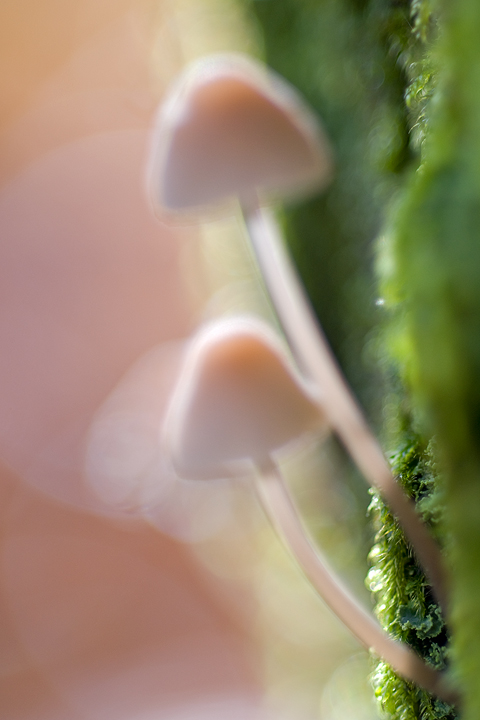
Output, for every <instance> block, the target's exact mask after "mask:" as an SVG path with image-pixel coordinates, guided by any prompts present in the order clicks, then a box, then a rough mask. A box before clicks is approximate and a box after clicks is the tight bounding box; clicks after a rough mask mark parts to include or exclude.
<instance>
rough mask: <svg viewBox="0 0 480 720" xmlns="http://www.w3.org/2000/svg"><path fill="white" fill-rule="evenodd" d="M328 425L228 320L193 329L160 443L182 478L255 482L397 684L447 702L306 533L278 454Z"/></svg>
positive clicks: (264, 350) (275, 345)
mask: <svg viewBox="0 0 480 720" xmlns="http://www.w3.org/2000/svg"><path fill="white" fill-rule="evenodd" d="M326 428H327V422H326V418H325V415H324V414H323V413H322V412H321V410H320V409H319V401H318V398H315V396H314V394H312V392H311V390H310V388H308V387H307V386H306V385H305V383H304V382H303V381H302V379H301V378H300V377H299V376H298V373H297V372H296V371H295V369H294V368H293V367H292V364H291V363H290V362H289V360H288V358H287V356H286V354H285V352H284V351H283V349H282V346H281V344H280V342H279V341H278V340H277V339H276V337H275V335H274V334H273V332H272V331H271V330H270V329H269V328H268V326H265V325H264V324H263V323H261V322H260V321H258V320H254V319H250V318H248V319H247V318H241V319H239V318H230V319H226V320H219V321H217V322H216V323H212V324H210V325H208V326H206V327H205V328H203V329H200V331H199V332H198V334H197V336H196V337H195V338H194V339H193V340H192V342H191V345H190V349H189V352H188V356H187V359H186V361H185V364H184V367H183V371H182V372H181V374H180V377H179V380H178V384H177V387H176V390H175V392H174V394H173V398H172V402H171V406H170V409H169V412H168V413H167V416H166V421H165V427H164V444H165V448H166V451H167V454H168V455H169V456H170V459H171V462H172V464H173V467H174V468H175V470H176V471H177V473H178V474H179V475H180V476H181V477H183V478H186V479H206V478H209V477H211V478H216V477H225V478H228V477H232V476H235V475H238V474H239V473H241V474H243V475H246V474H251V475H253V476H254V477H255V479H256V485H257V490H258V494H259V497H260V499H261V501H262V504H263V505H264V507H265V510H266V512H267V514H268V515H269V517H270V518H271V520H272V523H273V524H274V526H275V527H276V528H277V530H278V532H279V534H280V535H281V536H283V539H284V541H285V543H286V544H287V546H288V547H289V548H290V550H291V551H292V553H293V555H294V556H295V558H296V559H297V561H298V563H299V564H300V566H301V567H302V569H303V570H304V572H305V574H306V575H307V576H308V578H309V579H310V581H311V582H312V584H313V585H314V587H315V588H316V589H317V591H318V592H319V594H320V595H321V596H322V597H323V599H324V600H325V602H326V603H327V604H328V605H329V607H330V608H331V609H332V610H333V611H334V612H335V613H336V615H337V616H338V617H339V618H340V620H342V622H343V623H344V624H345V625H346V626H347V627H348V628H349V629H350V630H351V632H352V633H353V634H354V635H355V636H356V637H357V638H358V639H359V640H360V642H361V643H362V644H363V645H364V646H365V647H366V648H367V649H372V650H373V651H374V652H376V653H377V654H378V655H380V657H382V658H383V659H384V660H385V661H386V662H388V663H389V664H390V665H391V666H392V667H393V668H394V669H395V670H396V671H397V672H398V673H400V674H401V675H402V676H403V677H405V678H407V679H409V680H412V681H414V682H416V683H417V684H419V685H421V686H422V687H424V688H426V689H428V690H429V691H431V692H433V693H434V694H436V695H438V696H440V697H442V698H443V699H445V700H446V701H448V702H454V701H455V695H454V693H453V692H452V691H451V690H450V689H449V688H448V687H447V686H446V684H445V682H444V678H443V676H442V674H441V673H439V672H437V671H436V670H434V669H433V668H431V667H429V666H427V665H426V664H425V663H424V662H423V661H422V660H421V659H420V658H419V657H418V656H417V655H416V654H415V653H414V652H413V651H412V650H411V649H410V648H408V647H407V646H406V645H403V644H401V643H398V642H396V641H394V640H392V639H391V638H390V637H389V636H388V635H387V634H386V633H385V632H384V631H383V630H382V628H381V627H380V625H379V624H378V622H377V621H376V620H375V619H374V618H373V616H372V615H371V614H370V613H369V612H368V611H366V610H365V609H364V608H363V607H361V606H360V605H359V604H358V603H357V601H356V600H355V599H354V598H353V597H352V596H351V594H350V593H349V591H348V590H347V589H346V588H345V587H344V586H343V584H342V583H341V581H340V580H338V579H337V578H336V577H335V575H334V574H333V573H332V571H331V570H330V569H329V567H328V563H327V562H326V561H325V560H324V559H323V558H322V557H321V555H320V554H319V552H318V551H317V550H316V549H314V547H313V546H312V544H311V542H310V540H309V539H308V537H307V535H306V533H305V531H304V529H303V526H302V524H301V522H300V520H299V518H298V515H297V512H296V510H295V507H294V505H293V502H292V500H291V499H290V495H289V493H288V490H287V488H286V486H285V483H284V481H283V477H282V473H281V469H280V466H279V464H278V462H277V459H276V454H277V452H278V451H280V450H282V449H284V448H285V447H286V446H288V445H289V444H291V443H293V442H295V441H299V439H300V438H301V437H302V436H303V435H305V434H306V433H310V434H311V433H312V432H317V433H319V432H324V431H325V429H326Z"/></svg>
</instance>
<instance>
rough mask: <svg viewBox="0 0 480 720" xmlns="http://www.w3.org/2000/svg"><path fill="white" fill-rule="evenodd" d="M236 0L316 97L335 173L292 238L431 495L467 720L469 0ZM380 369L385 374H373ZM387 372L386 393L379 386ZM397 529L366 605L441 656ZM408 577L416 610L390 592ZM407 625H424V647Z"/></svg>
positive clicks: (473, 409) (340, 349) (475, 278)
mask: <svg viewBox="0 0 480 720" xmlns="http://www.w3.org/2000/svg"><path fill="white" fill-rule="evenodd" d="M246 1H247V0H246ZM249 5H250V7H251V9H252V12H253V13H254V14H255V16H256V18H257V19H258V22H259V23H260V25H261V27H262V30H263V34H264V38H265V54H266V59H267V61H268V62H269V63H270V64H271V65H272V66H273V67H274V68H275V69H277V70H278V71H279V72H280V73H281V74H283V75H284V76H286V77H287V78H288V79H289V80H291V81H292V82H293V83H294V84H295V85H296V86H297V87H299V88H300V90H301V91H302V92H303V93H304V94H305V95H306V96H307V98H308V99H309V101H310V102H311V103H312V104H313V105H314V107H316V109H317V110H318V111H319V113H320V114H321V115H322V117H323V118H324V120H325V124H326V127H327V131H328V132H329V134H330V136H331V138H332V140H333V143H334V147H335V152H336V157H337V175H336V180H335V182H334V184H333V186H332V187H331V189H330V190H329V191H328V192H327V194H326V195H324V196H323V198H321V199H319V200H316V201H312V202H311V203H309V204H307V205H306V206H303V207H299V208H295V209H293V210H291V211H288V213H287V221H286V224H287V227H288V229H289V235H290V242H291V246H292V250H293V252H294V254H295V257H296V259H297V262H298V265H299V268H300V270H301V272H302V273H303V276H304V279H305V283H306V285H307V288H308V290H309V292H310V296H311V298H312V301H313V303H314V305H315V307H316V310H317V312H318V314H319V316H320V318H321V320H322V323H323V324H324V326H325V327H326V330H327V334H328V335H329V338H330V340H331V342H332V344H333V346H334V349H335V351H336V353H337V355H338V356H339V359H340V361H341V363H342V365H343V367H344V369H345V371H346V373H347V376H348V377H349V379H350V381H351V382H352V384H353V385H354V387H355V389H356V391H357V393H358V394H359V395H360V397H361V398H362V400H363V402H364V403H365V404H366V405H367V406H368V409H369V412H370V416H371V418H372V419H373V421H374V422H376V423H377V426H380V425H381V420H382V412H381V410H380V409H381V407H382V404H383V406H384V407H387V408H388V410H387V411H386V415H387V416H389V417H390V419H391V418H392V417H394V418H395V416H398V417H399V418H401V421H398V422H393V423H391V424H390V426H391V427H392V426H393V427H395V428H396V429H395V431H394V435H396V437H395V438H393V436H392V434H390V435H388V433H385V434H384V438H388V442H389V443H390V442H394V443H395V444H396V445H397V452H396V454H395V457H394V464H396V469H397V471H398V470H399V468H403V471H402V472H404V473H405V468H407V467H408V472H407V473H406V475H408V478H409V482H410V483H411V482H413V486H412V487H410V488H409V489H410V490H411V492H412V493H413V494H414V495H415V494H416V495H417V496H418V497H420V498H421V499H422V502H423V503H424V505H425V502H426V499H428V498H429V497H430V498H433V499H430V500H428V503H429V507H428V512H429V513H430V516H431V518H432V520H433V519H436V522H437V533H438V534H439V536H440V537H441V539H442V542H443V544H444V545H445V548H446V556H447V561H448V564H449V568H450V578H451V591H452V602H451V617H450V618H449V626H450V628H451V631H452V634H453V657H452V661H451V666H452V670H453V673H454V674H455V676H456V677H457V681H458V682H459V683H460V684H461V686H462V688H463V691H464V694H465V703H464V707H463V710H462V716H463V717H465V718H466V720H477V719H478V717H480V682H479V678H480V3H479V2H478V0H449V1H448V2H447V0H439V2H438V3H435V4H434V3H433V2H429V0H412V2H409V1H408V0H382V1H380V0H250V2H249ZM380 234H382V235H383V236H384V239H383V240H382V243H377V246H379V247H380V248H381V252H380V260H379V263H378V267H379V268H380V275H381V288H382V289H381V292H382V294H384V300H385V305H384V306H383V307H385V308H387V310H386V312H384V311H383V310H381V311H380V310H378V309H377V308H375V305H374V298H375V294H376V293H378V292H379V291H378V289H377V288H376V286H375V284H374V281H373V273H372V262H371V259H372V248H373V247H374V244H375V243H374V241H375V239H376V238H378V236H379V235H380ZM381 312H384V316H383V319H382V316H381V314H380V313H381ZM385 318H386V321H385ZM378 328H380V330H378ZM372 333H373V336H374V337H376V338H377V341H376V343H375V347H376V348H378V347H379V346H380V347H383V350H382V351H380V352H378V351H377V358H378V360H379V361H378V364H377V367H376V368H375V367H374V366H373V365H372V364H369V363H368V358H370V357H371V354H370V353H365V352H363V353H362V348H365V347H367V348H368V347H371V345H372V342H371V338H372ZM378 337H380V342H378ZM365 358H367V360H365ZM385 368H387V373H386V381H387V385H385V383H383V384H382V383H379V382H378V373H380V372H383V371H384V370H385ZM376 373H377V375H376ZM384 377H385V373H384ZM389 382H393V385H394V386H395V387H394V390H393V391H388V389H387V390H386V387H387V388H388V383H389ZM378 387H381V388H382V393H379V392H378V390H377V389H378ZM399 387H400V390H399ZM385 392H389V396H388V397H389V399H388V402H386V400H385V396H384V395H383V393H385ZM405 407H407V411H405ZM405 418H409V419H408V422H406V420H405ZM383 420H385V412H384V414H383ZM412 427H413V430H412ZM432 439H433V441H432ZM429 441H432V442H430V444H429V445H428V443H429ZM427 445H428V448H429V449H428V452H427V450H426V448H427ZM412 468H413V469H412ZM422 483H423V484H422ZM407 484H408V483H407ZM433 491H434V492H433ZM432 492H433V495H432ZM375 503H376V504H375V508H374V514H375V515H376V518H377V522H378V521H381V523H383V525H382V526H380V528H379V536H378V542H377V550H378V547H379V546H381V542H382V532H385V524H388V523H393V522H394V521H393V519H392V518H391V516H389V515H388V513H387V514H385V513H386V510H385V508H383V506H382V505H381V503H379V501H375ZM402 543H403V540H402V539H401V535H400V534H399V536H398V541H397V543H396V545H395V547H396V550H395V551H394V552H397V553H398V556H402V557H403V558H404V561H405V562H402V563H397V564H396V565H395V564H393V565H394V566H395V571H394V574H395V573H397V577H396V578H395V577H394V576H393V575H390V579H388V577H387V576H388V573H387V574H386V575H385V577H386V578H387V585H388V583H390V584H391V587H387V588H386V591H385V592H384V593H383V594H382V593H379V594H378V602H379V606H380V610H379V615H380V617H381V618H382V620H383V621H384V623H385V625H386V626H388V627H389V629H390V630H391V631H392V632H396V634H398V635H399V636H401V637H402V638H403V639H405V640H409V641H410V642H412V643H413V644H414V645H415V643H417V645H419V647H417V649H419V650H420V651H421V652H423V653H424V654H426V655H427V656H428V655H429V653H431V652H434V653H437V654H438V653H440V655H442V662H443V661H444V660H445V653H444V650H438V648H444V647H445V644H446V634H445V630H444V626H443V624H442V623H441V621H440V620H438V623H437V624H438V627H437V626H436V625H435V617H437V610H436V609H435V607H434V606H433V605H432V604H431V601H430V596H429V590H428V587H427V586H426V583H425V582H424V579H423V578H422V576H421V575H415V574H416V573H417V569H415V568H414V565H412V563H413V559H412V556H411V552H410V551H409V549H408V548H407V547H406V546H405V545H402ZM382 552H383V551H382V550H381V549H380V550H379V551H378V552H377V555H376V557H375V558H374V565H375V567H376V569H377V570H379V568H380V571H382V567H383V570H385V568H388V565H389V559H388V556H387V557H384V556H382ZM380 556H382V559H381V560H379V557H380ZM382 563H383V566H382ZM393 565H391V567H393ZM374 575H375V569H374ZM414 575H415V577H416V578H417V579H416V582H417V586H416V587H417V590H419V594H418V597H417V600H418V602H417V605H418V608H419V612H418V613H417V615H415V614H414V615H411V608H410V609H408V608H407V607H406V603H403V601H402V597H401V595H402V592H404V591H405V588H406V587H407V585H408V582H410V580H411V579H412V577H413V576H414ZM406 584H407V585H406ZM394 586H395V587H394ZM402 588H403V590H402ZM420 590H421V592H420ZM386 598H387V600H386ZM385 602H387V605H388V604H389V606H388V607H386V609H385ZM382 608H383V609H382ZM402 608H403V610H402ZM422 608H423V609H422ZM420 609H422V612H423V620H422V617H421V612H420ZM402 612H403V615H402ZM408 613H410V615H409V614H408ZM407 615H408V617H407ZM401 618H403V621H404V622H403V627H402V623H401V622H400V620H401ZM430 621H431V622H432V623H433V625H430V626H429V630H428V632H427V630H426V625H425V623H426V624H427V625H428V624H429V623H430ZM422 622H424V624H423V625H422ZM395 628H396V629H395ZM432 628H433V629H432ZM437 630H438V632H437ZM414 631H415V632H414ZM412 633H413V635H412ZM419 633H420V635H421V634H422V633H423V634H424V636H425V637H427V636H429V637H430V640H429V641H428V642H426V645H428V647H426V645H425V643H423V640H425V637H424V638H423V640H422V638H420V640H422V642H420V640H419ZM429 633H430V635H429ZM432 633H433V634H432ZM435 633H436V635H435ZM435 638H436V639H435ZM422 643H423V645H425V647H423V648H422V647H420V645H422ZM433 646H438V647H437V648H436V649H434V650H432V648H433ZM437 659H438V658H437ZM392 683H393V685H392ZM378 687H379V692H380V695H381V694H382V693H383V694H384V697H383V698H382V697H381V700H382V703H383V705H384V707H385V708H386V709H387V710H388V711H389V712H390V714H391V715H392V716H393V717H396V718H407V717H411V718H414V717H416V716H419V717H422V718H430V717H431V718H434V717H437V718H439V717H449V716H450V715H451V709H449V708H447V707H445V706H442V705H438V704H437V705H436V706H435V705H434V704H432V703H431V702H430V701H429V700H427V699H425V698H424V700H423V701H422V702H420V701H419V696H418V693H415V692H414V691H412V692H411V693H410V696H409V695H408V693H409V692H410V690H411V688H410V690H409V689H408V688H405V687H404V689H403V691H402V690H401V689H400V691H399V692H400V695H402V692H403V695H402V697H401V702H400V701H399V702H397V703H395V702H393V703H389V702H388V697H387V695H388V693H390V694H392V695H393V694H394V692H396V691H397V690H398V688H399V687H400V686H399V685H398V684H397V685H396V686H395V680H394V679H393V680H391V682H390V681H389V682H388V683H384V685H383V686H382V685H381V684H380V685H378ZM395 688H396V689H395ZM419 702H420V704H419ZM422 703H423V704H422Z"/></svg>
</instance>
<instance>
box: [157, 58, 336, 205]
mask: <svg viewBox="0 0 480 720" xmlns="http://www.w3.org/2000/svg"><path fill="white" fill-rule="evenodd" d="M330 172H331V160H330V152H329V150H328V145H327V141H326V139H325V137H324V135H323V133H322V131H321V130H320V127H319V125H318V123H317V121H316V119H315V118H314V116H313V115H312V113H311V112H310V111H309V110H308V109H307V108H306V107H305V105H304V103H303V102H302V101H301V99H300V98H299V97H298V95H297V94H296V93H295V92H294V90H293V89H292V88H291V87H290V86H289V85H288V84H287V83H286V82H285V81H283V80H281V79H280V78H278V77H277V76H274V75H273V74H272V73H267V71H266V70H265V69H264V68H263V67H262V66H260V65H259V64H257V63H254V62H253V61H252V60H249V59H246V58H243V57H242V56H237V55H218V56H212V57H208V58H204V59H202V60H200V61H197V62H196V63H194V64H193V65H192V66H190V68H188V69H187V71H186V72H185V74H184V75H183V76H182V77H181V78H180V80H179V81H178V82H177V84H176V85H175V86H174V87H173V88H172V91H171V93H170V95H169V96H168V97H167V100H166V102H165V103H164V105H163V106H162V108H161V111H160V114H159V119H158V124H157V128H156V132H155V147H154V160H153V164H152V174H151V183H152V186H153V196H154V202H155V203H157V204H159V205H160V206H161V207H163V208H167V209H170V210H174V211H178V210H185V209H187V208H198V207H205V206H210V205H212V204H217V203H218V202H219V201H221V200H226V199H228V198H231V197H233V196H239V197H240V198H242V199H249V198H250V197H252V195H254V194H255V192H256V191H261V192H262V196H263V194H265V193H267V194H273V195H274V196H282V197H283V196H285V195H288V196H291V195H296V194H298V193H303V192H305V190H312V189H317V188H318V189H320V188H321V187H322V186H324V185H325V184H326V182H327V181H328V179H329V177H330Z"/></svg>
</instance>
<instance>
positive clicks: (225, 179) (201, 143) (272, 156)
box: [150, 55, 447, 610]
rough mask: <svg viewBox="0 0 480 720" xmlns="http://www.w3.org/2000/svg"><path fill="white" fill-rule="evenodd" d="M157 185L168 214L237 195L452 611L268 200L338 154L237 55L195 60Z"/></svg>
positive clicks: (165, 115) (349, 428)
mask: <svg viewBox="0 0 480 720" xmlns="http://www.w3.org/2000/svg"><path fill="white" fill-rule="evenodd" d="M154 140H155V144H154V152H153V161H152V164H151V172H150V184H151V188H152V194H153V199H154V202H155V203H156V204H158V205H160V206H161V207H162V208H163V210H165V209H167V210H170V211H171V212H180V213H186V214H190V215H191V214H192V212H193V213H194V214H197V215H198V212H199V211H200V212H201V211H202V210H203V211H205V209H206V208H211V207H213V206H218V204H221V203H222V202H223V201H227V200H228V199H232V198H233V197H237V199H238V200H239V202H240V206H241V209H242V213H243V216H244V219H245V224H246V227H247V230H248V234H249V237H250V240H251V244H252V247H253V249H254V252H255V254H256V257H257V260H258V263H259V265H260V269H261V272H262V275H263V278H264V281H265V284H266V286H267V289H268V291H269V293H270V296H271V298H272V301H273V304H274V307H275V310H276V312H277V315H278V317H279V320H280V323H281V325H282V327H283V330H284V332H285V334H286V336H287V338H288V340H289V343H290V346H291V349H292V352H293V354H294V356H295V357H296V360H297V363H298V365H299V366H300V368H301V369H302V371H303V373H304V374H305V376H306V377H308V378H310V379H311V381H313V382H314V383H315V384H316V385H317V387H318V388H319V391H320V394H321V405H322V409H323V410H324V412H326V413H327V415H328V419H329V423H330V425H331V426H332V428H333V429H334V430H335V432H336V433H337V434H338V436H339V437H340V439H341V440H342V442H343V444H344V445H345V447H346V448H347V450H348V451H349V453H350V454H351V456H352V458H353V459H354V460H355V462H356V463H357V465H358V467H359V468H360V470H361V471H362V473H363V475H364V477H365V478H366V479H368V480H369V481H370V482H371V483H372V485H374V486H375V487H376V488H378V490H379V491H380V493H381V494H382V496H383V498H384V500H385V501H386V502H387V503H388V505H389V506H390V508H391V509H392V511H393V512H394V514H395V515H396V516H397V517H398V519H399V521H400V523H401V524H402V527H403V529H404V531H405V533H406V535H407V537H408V539H409V541H410V543H411V545H412V547H413V548H414V551H415V554H416V555H417V557H418V560H419V561H420V563H421V564H422V566H423V568H424V570H425V572H426V574H427V577H428V578H429V580H430V583H431V585H432V587H433V589H434V592H435V595H436V597H437V599H438V601H439V602H440V604H441V605H442V607H443V608H444V610H445V608H446V605H447V598H446V590H445V580H444V572H443V566H442V559H441V555H440V552H439V549H438V547H437V546H436V544H435V542H434V541H433V539H432V537H431V536H430V534H429V532H428V530H427V529H426V527H425V526H424V525H423V523H422V521H421V520H420V518H419V517H418V515H417V513H416V511H415V506H414V504H413V502H412V501H411V500H410V499H409V498H407V497H406V495H405V494H404V492H403V490H402V488H401V487H400V485H399V484H398V483H397V482H396V480H395V478H394V477H393V476H392V473H391V470H390V468H389V465H388V463H387V461H386V459H385V457H384V455H383V452H382V450H381V448H380V446H379V444H378V441H377V440H376V438H375V436H374V435H373V433H372V432H371V430H370V428H369V426H368V423H367V422H366V420H365V418H364V416H363V413H362V411H361V409H360V407H359V406H358V403H357V402H356V400H355V398H354V397H353V395H352V393H351V391H350V389H349V387H348V385H347V383H346V381H345V380H344V378H343V376H342V373H341V371H340V369H339V367H338V365H337V363H336V360H335V358H334V357H333V355H332V353H331V350H330V348H329V346H328V343H327V341H326V339H325V337H324V335H323V332H322V329H321V327H320V326H319V323H318V321H317V319H316V317H315V316H314V313H313V311H312V308H311V306H310V303H309V301H308V298H307V297H306V295H305V292H304V289H303V287H302V284H301V282H300V280H299V278H298V275H297V273H296V271H295V269H294V267H293V265H292V263H291V261H290V259H289V257H288V255H287V253H286V251H285V248H284V243H283V241H282V238H281V235H280V232H279V229H278V227H277V225H276V223H275V221H274V218H273V215H272V214H271V213H270V212H269V211H268V210H267V209H266V208H265V207H262V206H261V203H260V200H259V198H260V197H261V199H262V202H263V201H264V200H265V197H266V196H267V195H268V196H269V197H270V198H271V199H272V198H273V199H279V198H280V197H282V198H285V197H290V196H293V195H299V194H302V193H305V192H307V191H313V190H317V191H318V190H320V189H322V187H324V186H325V185H326V184H327V182H328V181H329V179H330V176H331V172H332V162H331V153H330V150H329V148H328V143H327V141H326V138H325V136H324V134H323V132H322V130H321V129H320V127H319V125H318V123H317V122H316V120H315V118H314V117H313V115H312V113H311V112H310V111H309V110H308V109H307V108H306V107H305V105H304V103H303V102H302V101H301V99H300V98H299V97H298V95H297V94H296V93H295V91H294V90H292V88H291V87H290V86H289V85H287V83H285V82H284V81H283V80H280V79H279V78H278V77H277V76H274V75H273V74H272V73H267V72H266V71H265V70H264V69H263V68H262V67H261V66H260V65H258V64H257V63H254V62H253V61H251V60H247V59H246V58H243V57H241V56H237V55H217V56H211V57H208V58H204V59H201V60H199V61H197V62H195V63H193V64H192V65H191V66H190V68H188V69H187V71H186V72H185V74H184V75H183V76H182V77H181V78H180V80H179V81H178V82H177V83H176V85H175V86H174V88H173V89H172V91H171V93H170V94H169V96H168V97H167V100H166V101H165V103H164V105H163V107H162V108H161V110H160V114H159V119H158V124H157V128H156V132H155V137H154Z"/></svg>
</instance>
